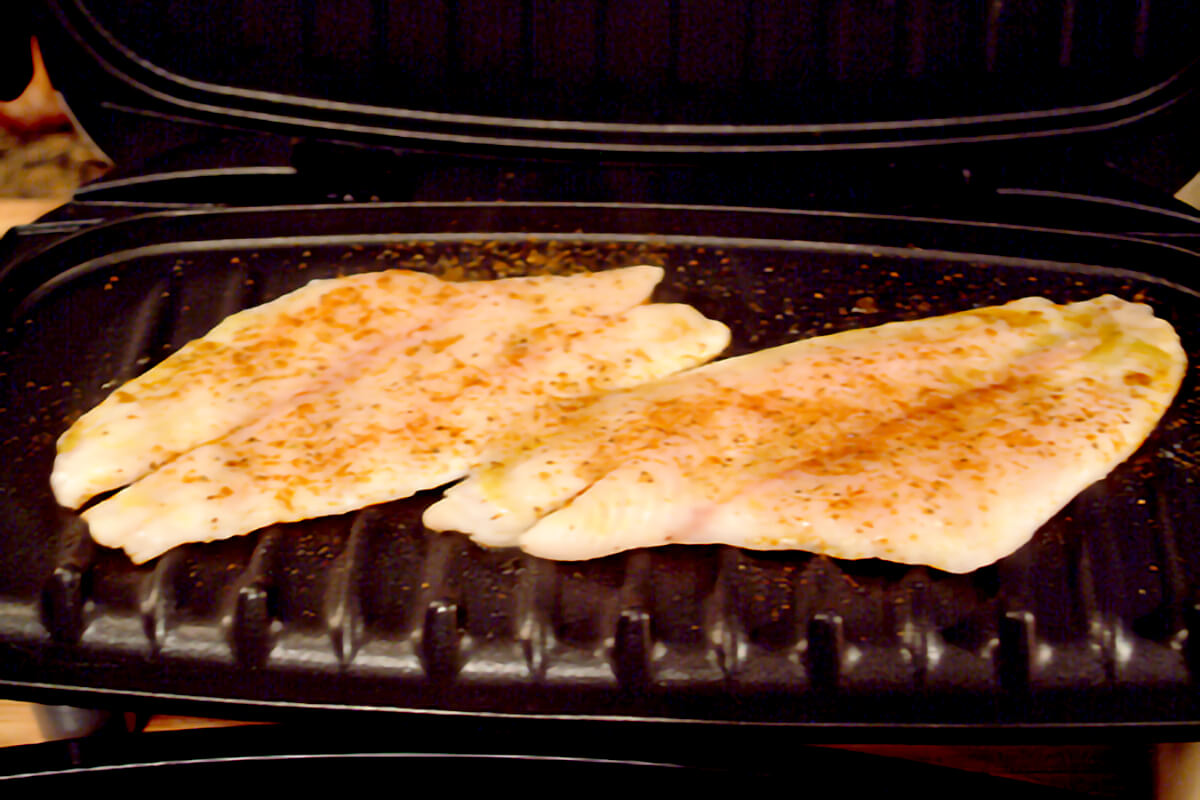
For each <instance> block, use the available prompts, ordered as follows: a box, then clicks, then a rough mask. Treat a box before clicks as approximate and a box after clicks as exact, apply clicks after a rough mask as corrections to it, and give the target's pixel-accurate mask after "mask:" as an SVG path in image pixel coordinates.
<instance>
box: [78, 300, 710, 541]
mask: <svg viewBox="0 0 1200 800" xmlns="http://www.w3.org/2000/svg"><path fill="white" fill-rule="evenodd" d="M591 302H593V303H595V302H597V301H596V299H594V298H593V300H592V301H591ZM436 330H437V336H436V338H434V337H431V336H429V335H425V334H423V333H422V334H418V335H413V336H409V337H407V338H404V339H401V340H398V341H396V342H394V343H391V344H388V345H386V346H384V347H382V348H380V349H378V350H376V351H373V352H371V353H369V354H365V355H363V356H362V357H360V358H358V360H357V361H356V363H355V367H354V369H353V371H352V373H351V374H346V375H344V376H343V377H342V378H341V379H340V380H338V381H336V382H327V383H326V384H325V385H323V386H321V387H320V388H319V389H314V390H311V391H306V392H301V393H300V394H298V395H296V396H295V397H294V398H291V399H290V400H289V401H287V402H286V403H282V404H280V405H278V406H277V407H276V408H274V409H273V410H272V411H271V412H270V413H268V414H266V415H265V416H263V417H260V418H259V419H256V420H254V421H252V422H249V423H248V424H246V425H245V426H243V427H241V428H239V429H237V430H235V431H232V432H230V433H228V434H227V435H225V436H223V437H221V438H218V439H216V440H215V441H212V442H209V443H207V444H203V445H201V446H199V447H196V448H195V449H193V450H190V451H189V452H187V453H185V454H183V455H181V456H179V457H178V458H176V459H175V460H174V461H172V462H170V463H169V464H167V465H165V466H163V467H161V468H159V469H158V470H156V471H155V472H153V473H151V474H149V475H147V476H146V477H144V478H142V479H141V480H139V481H138V482H136V483H134V484H133V485H131V486H129V487H127V488H126V489H124V490H123V491H121V492H118V493H117V494H116V495H114V496H113V497H111V498H109V499H107V500H104V501H102V502H100V503H98V504H96V505H95V506H94V507H92V508H90V509H88V510H87V511H85V512H84V514H83V518H84V519H85V520H86V521H87V524H88V527H89V529H90V531H91V534H92V536H93V538H94V539H95V540H96V541H97V542H99V543H100V544H103V545H107V546H111V547H122V548H124V549H125V550H126V552H127V553H128V554H129V556H130V557H131V558H132V559H133V560H134V561H136V562H141V561H145V560H147V559H150V558H153V557H155V556H157V555H159V554H160V553H162V552H165V551H166V550H168V549H170V548H171V547H174V546H176V545H179V544H182V543H184V542H197V541H211V540H215V539H222V538H227V537H230V536H235V535H238V534H243V533H247V532H249V531H252V530H255V529H258V528H261V527H263V526H266V525H269V524H272V523H276V522H288V521H295V520H300V519H307V518H311V517H317V516H323V515H328V514H337V513H342V512H346V511H350V510H353V509H357V508H361V507H363V506H367V505H371V504H375V503H379V502H384V501H388V500H394V499H399V498H403V497H407V496H409V495H412V494H413V493H415V492H418V491H421V490H423V489H429V488H433V487H436V486H440V485H443V484H445V483H448V482H450V481H454V480H457V479H459V478H461V477H463V476H464V475H465V474H466V473H467V472H468V470H469V469H470V468H471V467H472V466H474V465H475V464H477V463H479V457H480V453H481V452H482V451H483V449H484V448H485V447H486V445H487V443H488V442H489V441H490V440H491V438H492V437H494V436H495V435H497V433H498V432H501V431H504V430H506V429H508V428H510V427H512V426H514V425H516V424H518V423H519V422H520V421H521V420H522V418H523V417H525V416H526V415H528V414H529V413H530V411H531V409H533V408H535V407H537V406H539V405H540V404H543V403H546V402H547V401H548V400H551V399H558V400H560V401H561V402H567V400H566V399H567V398H572V397H578V396H582V395H589V394H593V393H596V392H604V391H608V390H612V389H620V388H624V387H629V386H633V385H636V384H638V383H641V382H644V381H647V380H652V379H655V378H659V377H662V376H664V375H667V374H669V373H671V372H675V371H678V370H680V369H685V368H688V367H692V366H695V365H698V364H702V363H704V362H706V361H708V360H710V359H712V358H713V357H715V356H716V355H717V354H719V353H720V352H721V351H722V350H723V349H724V348H725V347H726V346H727V344H728V342H729V331H728V329H727V328H726V327H725V326H724V325H722V324H720V323H719V322H714V321H712V320H709V319H706V318H705V317H704V316H702V315H701V314H700V313H699V312H697V311H696V310H695V309H693V308H691V307H690V306H684V305H673V304H652V305H641V306H637V307H634V308H631V309H629V310H627V311H623V312H620V313H614V314H607V315H599V314H591V315H586V314H583V313H579V310H578V309H577V308H572V306H571V305H570V304H569V303H562V304H557V303H556V304H554V305H547V306H540V307H538V308H536V309H533V308H531V307H530V305H529V304H528V303H527V302H525V301H524V298H522V297H520V296H517V295H512V296H510V295H506V294H495V295H493V296H491V297H490V298H489V299H488V301H487V302H486V303H480V304H478V305H477V306H476V307H475V308H474V309H473V310H472V312H471V314H469V315H467V314H463V315H460V316H458V317H454V318H452V319H449V320H447V321H446V322H445V323H444V324H440V325H438V326H437V328H436Z"/></svg>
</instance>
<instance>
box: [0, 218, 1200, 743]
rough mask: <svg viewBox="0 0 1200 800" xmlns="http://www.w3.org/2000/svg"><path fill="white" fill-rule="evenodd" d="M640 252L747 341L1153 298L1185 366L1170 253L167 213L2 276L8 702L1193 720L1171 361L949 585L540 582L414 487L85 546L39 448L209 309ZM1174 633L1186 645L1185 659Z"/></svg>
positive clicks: (1192, 350)
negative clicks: (997, 558)
mask: <svg viewBox="0 0 1200 800" xmlns="http://www.w3.org/2000/svg"><path fill="white" fill-rule="evenodd" d="M639 262H640V263H646V262H650V263H659V264H662V265H663V266H665V267H666V268H667V278H666V280H665V281H664V284H663V286H662V287H661V289H660V291H659V293H658V295H657V297H658V299H663V300H677V301H684V302H689V303H692V304H694V305H695V306H696V307H697V308H699V309H700V310H701V311H702V312H704V313H705V314H707V315H709V316H712V317H715V318H718V319H721V320H722V321H724V322H726V323H727V324H729V325H730V326H731V327H732V329H733V331H734V345H733V348H732V350H731V352H744V351H747V350H751V349H756V348H760V347H766V346H771V345H775V344H780V343H783V342H786V341H791V340H794V339H798V338H801V337H806V336H813V335H820V334H824V333H831V332H834V331H838V330H844V329H847V328H852V327H861V326H865V325H875V324H880V323H883V322H886V321H890V320H896V319H914V318H918V317H923V316H928V315H932V314H940V313H947V312H952V311H956V310H962V309H965V308H969V307H973V306H979V305H987V304H992V303H999V302H1004V301H1007V300H1010V299H1015V298H1018V297H1023V296H1027V295H1030V294H1038V295H1044V296H1047V297H1050V298H1051V299H1053V300H1055V301H1058V302H1065V301H1071V300H1080V299H1085V298H1088V297H1093V296H1095V295H1098V294H1101V293H1104V292H1111V293H1114V294H1117V295H1120V296H1122V297H1125V298H1127V299H1136V300H1140V301H1144V302H1147V303H1149V304H1151V305H1152V306H1153V307H1154V308H1155V310H1156V311H1157V312H1158V313H1159V314H1160V315H1161V316H1163V317H1165V318H1166V319H1168V320H1169V321H1171V322H1172V323H1173V324H1174V325H1175V326H1176V329H1177V330H1178V331H1179V333H1180V335H1181V336H1182V337H1183V340H1184V345H1185V347H1186V349H1187V350H1188V353H1189V354H1190V357H1191V358H1192V359H1193V360H1195V359H1196V357H1197V354H1198V352H1200V343H1198V341H1197V333H1198V331H1197V323H1198V321H1200V298H1198V296H1197V293H1196V292H1195V291H1194V290H1192V289H1191V288H1189V287H1188V285H1187V284H1186V280H1187V278H1188V276H1189V274H1190V272H1191V271H1192V270H1194V269H1195V268H1196V266H1198V265H1200V259H1198V258H1197V257H1196V256H1195V255H1194V254H1190V253H1186V252H1183V251H1180V250H1178V249H1174V248H1170V247H1165V246H1161V245H1156V244H1153V243H1149V242H1141V241H1137V240H1132V239H1122V238H1115V237H1100V236H1095V235H1088V234H1064V233H1061V232H1049V231H1038V230H1032V229H1025V228H1006V227H1003V226H989V225H964V224H961V223H946V222H937V221H930V220H918V219H903V218H882V217H864V216H852V215H833V214H804V213H797V212H774V211H761V210H760V211H754V210H729V209H687V208H664V207H644V208H639V207H631V206H554V205H536V204H535V205H524V206H523V205H519V204H496V205H487V204H480V205H472V204H449V205H442V206H435V205H398V206H369V207H356V206H341V207H329V208H313V207H297V208H275V209H261V210H254V209H249V210H239V211H201V212H187V213H172V212H164V213H159V214H150V215H147V216H145V217H140V218H134V219H129V220H125V221H122V222H117V223H113V224H110V225H108V226H101V227H98V228H95V229H91V230H85V231H83V232H82V233H79V234H76V235H75V236H73V237H68V238H66V239H63V240H61V241H59V242H56V243H54V244H52V245H50V246H48V247H46V248H44V249H42V250H41V251H40V252H38V253H36V254H35V255H33V256H30V257H28V258H26V259H24V260H22V261H20V262H17V263H12V264H10V265H9V266H8V267H7V268H6V271H5V272H4V273H3V275H2V276H0V282H2V283H0V288H2V289H3V290H4V291H3V294H2V295H0V304H2V305H0V308H2V310H3V313H4V314H5V316H6V318H5V329H6V330H5V332H4V339H3V346H2V347H0V359H2V367H0V370H2V371H3V372H4V373H5V376H4V378H5V385H4V389H3V393H4V394H3V397H2V402H0V409H2V410H0V437H2V443H0V493H2V494H0V524H2V526H3V535H4V544H3V546H2V547H0V686H3V687H4V688H5V690H6V693H8V694H11V695H13V696H19V697H26V698H30V699H38V700H43V701H52V702H64V701H69V702H72V703H74V704H77V705H88V704H113V703H117V704H121V703H125V704H136V703H142V704H146V703H152V704H158V705H157V707H159V708H162V707H164V704H165V705H166V706H167V707H178V708H186V709H189V710H193V711H194V710H196V709H197V708H201V709H205V710H208V711H212V710H213V709H214V708H219V709H220V711H219V712H217V713H237V709H243V710H244V709H254V710H256V711H262V710H264V709H267V710H270V709H277V708H284V707H286V708H290V709H302V710H310V711H314V710H318V709H325V710H351V711H363V712H367V711H402V710H403V711H451V712H462V713H467V714H478V713H486V714H489V715H490V714H517V715H526V714H534V715H553V716H557V717H562V716H570V717H606V718H610V719H612V718H623V719H673V720H696V721H700V720H705V721H718V722H720V721H736V722H772V723H787V724H791V725H796V726H811V727H813V728H821V729H823V730H825V731H828V730H829V729H830V728H832V727H838V726H864V725H865V726H870V727H872V728H879V727H889V726H890V727H891V728H893V729H895V730H900V729H904V728H908V727H911V726H925V727H929V728H932V727H933V726H940V725H953V726H960V725H961V726H969V727H972V728H985V727H990V728H997V727H999V728H1005V727H1013V726H1021V727H1025V726H1030V725H1046V726H1053V727H1058V726H1068V727H1072V726H1076V727H1083V726H1091V725H1095V724H1105V725H1107V724H1130V725H1134V726H1145V725H1163V724H1171V725H1183V726H1187V725H1190V724H1191V723H1193V722H1195V721H1196V720H1198V719H1200V713H1198V712H1200V710H1198V709H1197V704H1196V701H1195V699H1194V697H1195V695H1196V692H1195V685H1194V680H1195V678H1194V671H1195V667H1196V653H1195V647H1194V644H1189V634H1190V632H1191V630H1192V629H1193V627H1194V626H1195V625H1196V624H1197V621H1196V613H1197V606H1196V599H1197V598H1196V588H1197V579H1198V578H1200V547H1198V546H1197V545H1198V544H1200V542H1198V541H1197V538H1198V536H1200V534H1197V532H1195V530H1194V526H1193V525H1192V520H1193V519H1194V517H1195V511H1196V506H1197V500H1196V499H1195V492H1194V485H1193V484H1194V481H1195V480H1196V478H1197V475H1198V474H1200V472H1198V470H1200V439H1198V437H1197V434H1196V433H1195V425H1194V423H1195V421H1196V415H1197V408H1196V403H1197V396H1196V383H1195V376H1194V370H1189V374H1188V378H1187V380H1186V382H1185V385H1184V387H1183V390H1182V392H1181V394H1180V397H1179V398H1178V400H1177V402H1176V403H1175V405H1174V407H1173V408H1172V410H1171V411H1170V412H1169V413H1168V415H1167V417H1166V418H1165V419H1164V421H1163V422H1162V424H1161V425H1160V426H1159V428H1158V430H1157V431H1156V432H1155V433H1154V434H1153V435H1152V436H1151V438H1150V439H1149V440H1148V441H1147V442H1146V444H1145V445H1144V446H1143V447H1142V448H1141V449H1140V450H1139V452H1138V453H1137V454H1136V455H1135V456H1134V457H1133V458H1132V459H1131V460H1129V461H1128V462H1126V463H1125V464H1124V465H1122V466H1121V467H1120V468H1118V469H1117V470H1116V471H1115V472H1114V473H1113V474H1112V475H1111V476H1110V477H1109V478H1107V479H1106V480H1104V481H1102V482H1100V483H1098V484H1096V485H1094V486H1092V487H1091V488H1089V489H1088V490H1086V491H1085V492H1084V493H1083V494H1081V495H1080V496H1079V497H1078V498H1077V499H1076V500H1075V501H1074V502H1073V503H1071V504H1070V505H1069V506H1068V507H1067V508H1066V509H1065V510H1064V511H1063V512H1062V513H1061V514H1059V515H1058V516H1057V517H1055V518H1054V519H1053V520H1052V521H1051V522H1050V523H1048V524H1047V525H1046V526H1045V527H1044V528H1043V529H1042V530H1041V531H1040V532H1039V533H1038V534H1037V536H1036V537H1035V538H1034V540H1033V541H1032V542H1031V543H1030V544H1029V545H1028V546H1026V547H1025V548H1023V549H1022V550H1020V551H1019V552H1017V553H1016V554H1014V555H1012V556H1011V557H1009V558H1007V559H1004V560H1003V561H1001V562H999V563H998V564H995V565H993V566H990V567H986V568H984V569H981V570H979V571H977V572H975V573H972V574H968V575H951V574H947V573H942V572H939V571H936V570H932V569H927V568H923V567H905V566H900V565H895V564H888V563H884V562H879V561H861V562H850V561H839V560H834V559H830V558H827V557H824V556H818V555H812V554H808V553H770V554H764V553H754V552H748V551H741V550H738V549H735V548H728V547H716V546H705V547H690V548H689V547H683V546H673V547H664V548H660V549H655V550H641V551H634V552H630V553H626V554H621V555H618V556H613V557H609V558H604V559H598V560H595V561H589V562H580V563H562V564H556V563H552V562H548V561H543V560H539V559H535V558H531V557H528V556H525V555H523V554H520V553H518V552H515V551H509V550H498V551H487V550H483V549H480V548H479V547H477V546H475V545H473V544H471V543H470V542H469V541H468V540H467V539H466V537H464V536H460V535H457V534H434V533H430V532H428V531H425V530H424V529H423V528H422V527H421V525H420V522H419V520H420V512H421V511H422V509H423V508H424V507H425V506H426V505H427V504H428V503H429V502H431V501H432V499H434V498H435V497H436V496H437V493H436V492H433V493H428V494H427V495H423V496H418V497H416V498H414V499H412V500H407V501H401V502H395V503H389V504H385V505H381V506H376V507H372V508H368V509H364V510H362V511H360V512H355V513H352V514H348V515H344V516H339V517H331V518H322V519H316V520H310V521H307V522H303V523H297V524H291V525H281V526H275V527H272V528H268V529H265V530H263V531H260V532H258V533H255V534H252V535H250V536H246V537H240V538H237V539H233V540H229V541H225V542H219V543H214V544H205V545H192V546H186V547H183V548H179V549H177V550H175V551H172V552H171V553H169V554H167V555H165V556H163V557H161V558H159V559H157V560H155V561H152V562H150V563H149V564H146V565H143V566H140V567H138V566H134V565H133V564H131V563H130V562H129V561H128V560H127V559H126V558H125V556H124V555H123V554H121V553H120V552H117V551H110V550H106V549H104V548H99V547H96V546H94V545H93V544H92V543H91V541H90V539H89V538H88V536H87V533H86V531H85V530H84V528H83V526H82V524H81V523H79V522H78V521H77V519H76V516H75V514H74V513H73V512H70V511H67V510H65V509H60V508H58V507H57V506H56V504H55V503H54V501H53V499H52V497H51V495H50V492H49V488H48V484H47V479H48V474H49V470H50V465H51V463H52V460H53V453H54V440H55V439H56V438H57V436H58V435H59V434H60V433H61V432H62V431H63V430H64V429H65V427H66V426H67V425H68V424H69V422H70V421H71V420H72V419H73V418H75V417H76V416H78V415H79V414H80V413H82V412H83V411H84V410H86V409H88V408H90V407H91V406H92V405H94V404H95V403H97V402H98V401H99V400H100V399H101V398H102V397H103V396H104V395H105V394H106V393H107V392H108V391H109V390H110V389H111V388H112V387H113V386H114V385H115V384H116V383H118V382H120V381H123V380H125V379H127V378H129V377H131V376H133V375H135V374H137V373H138V372H140V371H142V370H144V369H146V368H148V367H149V366H150V365H152V364H153V363H155V362H157V361H158V360H160V359H161V358H162V357H163V356H165V355H166V354H167V353H169V352H171V351H173V350H174V349H177V348H178V347H180V346H181V345H182V344H184V343H185V342H186V341H188V340H189V339H191V338H193V337H196V336H199V335H202V334H203V333H204V332H205V331H207V330H208V329H209V328H210V327H212V326H213V325H214V324H216V323H217V322H218V321H219V320H220V319H222V318H223V317H224V316H226V315H227V314H229V313H232V312H234V311H236V310H238V309H240V308H243V307H246V306H248V305H252V304H255V303H259V302H262V301H265V300H268V299H270V298H272V297H275V296H277V295H279V294H281V293H283V292H285V291H288V290H291V289H293V288H296V287H298V286H300V285H302V284H303V283H305V282H307V281H308V280H311V279H313V278H318V277H329V276H333V275H338V274H344V273H350V272H359V271H365V270H374V269H382V268H390V267H409V268H415V269H426V270H430V271H433V272H435V273H438V274H450V275H452V276H454V277H459V278H463V279H472V278H482V277H493V276H496V275H507V274H520V273H522V272H525V271H530V270H532V271H548V270H554V271H558V270H573V269H580V268H606V267H615V266H621V265H625V264H632V263H639ZM1193 641H1194V640H1193Z"/></svg>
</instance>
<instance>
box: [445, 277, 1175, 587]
mask: <svg viewBox="0 0 1200 800" xmlns="http://www.w3.org/2000/svg"><path fill="white" fill-rule="evenodd" d="M1184 369H1185V355H1184V351H1183V349H1182V347H1181V345H1180V342H1179V338H1178V336H1177V335H1176V334H1175V331H1174V330H1173V329H1172V328H1171V326H1170V325H1169V324H1168V323H1166V322H1164V321H1163V320H1161V319H1158V318H1156V317H1155V316H1154V315H1153V313H1152V311H1151V310H1150V309H1149V308H1148V307H1147V306H1144V305H1141V304H1134V303H1128V302H1125V301H1123V300H1120V299H1118V298H1115V297H1112V296H1108V295H1106V296H1103V297H1099V298H1096V299H1093V300H1090V301H1087V302H1081V303H1073V304H1070V305H1065V306H1059V305H1055V304H1053V303H1051V302H1050V301H1048V300H1045V299H1041V298H1027V299H1024V300H1019V301H1016V302H1013V303H1009V304H1007V305H1004V306H996V307H991V308H983V309H978V310H974V311H967V312H963V313H959V314H953V315H949V316H944V317H936V318H931V319H925V320H919V321H914V322H899V323H892V324H887V325H882V326H879V327H876V328H868V329H862V330H855V331H849V332H845V333H839V334H835V335H831V336H825V337H820V338H815V339H809V340H806V341H800V342H796V343H793V344H789V345H785V346H782V347H777V348H773V349H770V350H764V351H760V352H757V353H753V354H750V355H746V356H741V357H738V358H731V359H727V360H725V361H720V362H716V363H713V364H710V365H708V366H705V367H700V368H698V369H694V370H691V371H690V372H687V373H683V374H679V375H675V376H672V377H669V378H665V379H662V380H659V381H656V382H653V383H650V384H646V385H643V386H640V387H637V388H634V389H631V390H628V391H622V392H616V393H612V394H609V395H606V396H603V397H600V398H595V399H593V400H590V401H589V402H587V403H586V404H581V405H580V406H577V407H575V408H562V409H561V410H560V412H559V413H557V414H554V413H550V412H543V415H542V419H541V420H539V421H537V422H536V423H535V424H531V425H528V426H526V427H524V428H516V429H514V430H513V431H511V432H510V434H509V435H507V436H506V437H503V438H502V439H500V440H497V441H496V442H495V443H493V446H492V447H491V448H489V450H488V452H487V453H485V454H484V459H485V461H484V463H483V465H482V466H480V467H479V468H477V469H475V470H473V471H472V474H471V475H470V477H469V478H468V479H467V480H465V481H463V482H462V483H460V484H458V485H457V486H454V487H452V488H450V489H449V490H448V491H447V492H446V495H445V497H444V498H443V499H442V500H440V501H439V502H437V503H435V504H434V505H432V506H431V507H430V508H429V509H428V510H427V511H426V514H425V524H426V525H427V526H428V527H430V528H431V529H434V530H456V531H462V532H465V533H468V534H470V535H471V537H472V538H473V539H474V540H475V541H477V542H479V543H481V544H485V545H492V546H514V545H515V546H519V547H521V548H522V549H524V550H526V551H528V552H529V553H532V554H534V555H537V556H542V557H546V558H551V559H563V560H571V559H586V558H594V557H598V556H604V555H608V554H611V553H616V552H620V551H622V550H627V549H630V548H636V547H646V546H655V545H662V544H667V543H672V542H675V543H725V544H731V545H737V546H741V547H746V548H751V549H769V550H774V549H801V550H808V551H815V552H819V553H825V554H828V555H831V556H834V557H839V558H869V557H877V558H882V559H886V560H890V561H897V562H902V563H912V564H926V565H930V566H933V567H936V568H939V569H943V570H947V571H951V572H968V571H971V570H974V569H977V568H979V567H981V566H983V565H986V564H989V563H991V562H994V561H996V560H998V559H1000V558H1002V557H1004V556H1006V555H1008V554H1010V553H1012V552H1013V551H1015V550H1016V549H1018V548H1019V547H1021V546H1022V545H1024V544H1025V543H1026V542H1028V541H1029V540H1030V539H1031V538H1032V536H1033V534H1034V533H1035V532H1036V531H1037V530H1038V528H1039V527H1041V525H1042V524H1043V523H1045V522H1046V521H1047V520H1048V519H1049V518H1050V517H1051V516H1053V515H1054V514H1055V513H1057V512H1058V511H1059V510H1060V509H1061V508H1062V507H1063V506H1064V505H1065V504H1067V503H1068V502H1070V500H1071V499H1072V498H1073V497H1075V495H1076V494H1078V493H1079V492H1080V491H1082V490H1083V489H1084V488H1086V487H1087V486H1088V485H1089V484H1091V483H1092V482H1094V481H1096V480H1098V479H1100V478H1102V477H1104V476H1105V475H1107V474H1108V473H1109V472H1110V471H1111V470H1112V469H1113V468H1114V467H1115V466H1116V465H1118V464H1119V463H1121V462H1122V461H1123V460H1125V459H1126V458H1128V457H1129V456H1130V455H1131V454H1132V453H1133V452H1134V450H1135V449H1136V448H1137V447H1138V446H1139V445H1140V444H1141V443H1142V442H1143V441H1144V439H1145V438H1146V437H1147V436H1148V435H1149V434H1150V432H1151V431H1152V430H1153V429H1154V427H1155V426H1156V425H1157V423H1158V421H1159V419H1160V418H1161V416H1162V415H1163V414H1164V413H1165V411H1166V409H1167V408H1168V406H1169V405H1170V403H1171V401H1172V399H1173V397H1174V395H1175V394H1176V392H1177V390H1178V388H1179V385H1180V382H1181V380H1182V376H1183V373H1184Z"/></svg>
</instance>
